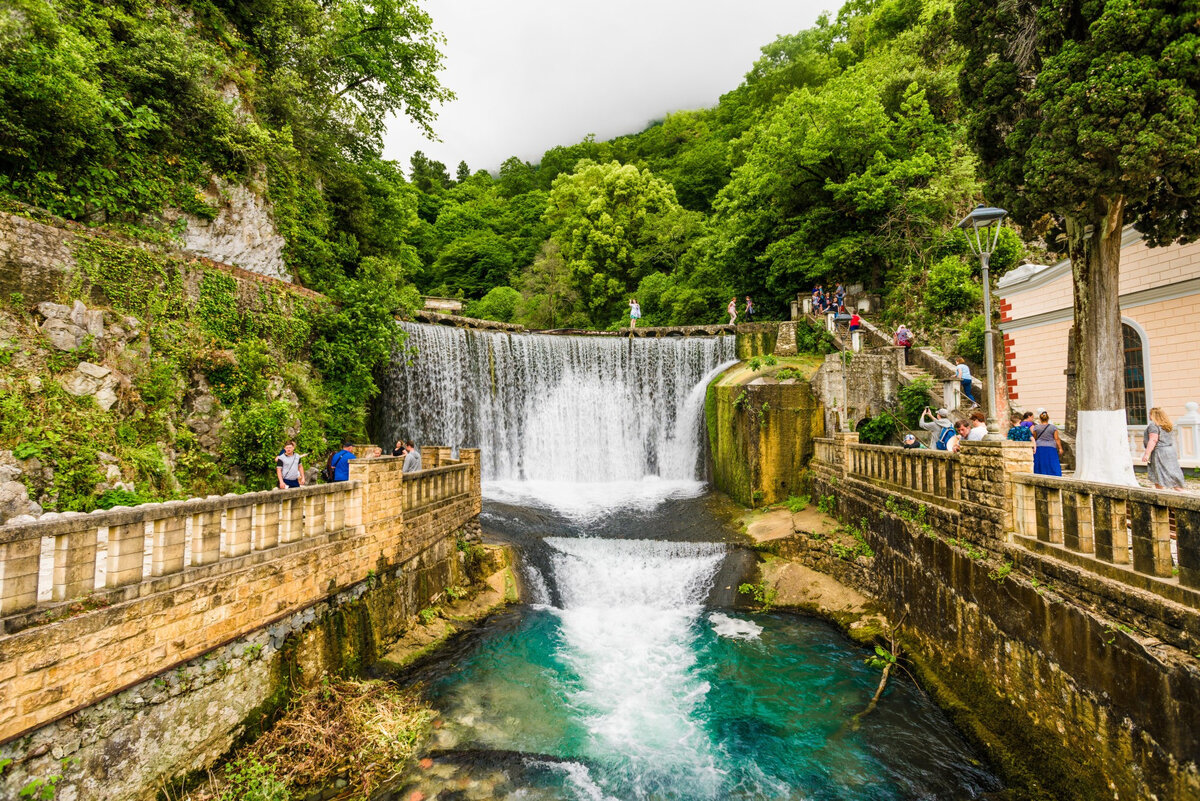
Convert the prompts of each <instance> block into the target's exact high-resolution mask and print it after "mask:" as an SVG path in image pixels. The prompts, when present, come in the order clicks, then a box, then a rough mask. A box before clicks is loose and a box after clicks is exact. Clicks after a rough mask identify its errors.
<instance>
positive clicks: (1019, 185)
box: [956, 0, 1200, 484]
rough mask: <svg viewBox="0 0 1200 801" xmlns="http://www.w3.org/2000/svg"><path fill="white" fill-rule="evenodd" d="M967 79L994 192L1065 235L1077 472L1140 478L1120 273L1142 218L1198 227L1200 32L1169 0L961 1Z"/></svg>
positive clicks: (1152, 236)
mask: <svg viewBox="0 0 1200 801" xmlns="http://www.w3.org/2000/svg"><path fill="white" fill-rule="evenodd" d="M956 13H957V19H958V28H957V33H958V38H959V40H960V41H961V42H962V43H963V44H964V45H965V46H966V48H967V57H966V61H965V63H964V65H963V69H962V73H961V79H960V85H961V88H962V94H963V99H964V101H965V103H966V105H967V107H968V108H969V109H971V112H970V117H969V121H970V135H971V140H972V143H973V145H974V147H975V148H976V150H977V152H978V154H979V158H980V162H981V166H982V174H983V177H984V180H985V182H986V186H987V191H988V197H989V199H990V200H991V201H993V202H995V203H998V204H1001V205H1003V206H1005V207H1006V208H1007V209H1009V211H1010V212H1011V213H1012V214H1013V216H1014V217H1015V219H1016V220H1017V221H1018V222H1020V223H1023V224H1026V225H1030V226H1033V227H1034V228H1035V230H1039V231H1045V232H1048V233H1049V236H1050V241H1052V242H1055V241H1058V240H1057V235H1058V234H1060V233H1061V234H1062V235H1063V236H1064V238H1065V249H1066V252H1067V254H1068V256H1069V257H1070V259H1071V272H1072V278H1073V284H1074V297H1075V328H1074V332H1075V333H1074V341H1073V343H1072V345H1073V347H1074V349H1075V353H1076V364H1077V365H1079V369H1078V370H1077V372H1076V393H1077V408H1078V409H1079V416H1078V425H1077V437H1078V439H1079V440H1080V441H1081V442H1082V441H1086V442H1087V446H1086V447H1083V448H1080V449H1079V456H1078V461H1077V465H1076V476H1078V477H1080V478H1084V479H1087V480H1097V481H1111V482H1120V483H1129V484H1133V483H1134V476H1133V469H1132V465H1131V464H1130V459H1129V450H1128V446H1127V444H1126V440H1125V437H1126V433H1125V414H1124V406H1125V400H1124V385H1123V378H1122V377H1123V371H1122V365H1123V357H1122V351H1121V342H1122V337H1121V319H1120V305H1119V296H1120V289H1119V277H1120V255H1121V237H1122V231H1123V228H1124V226H1125V225H1126V224H1128V223H1133V224H1134V226H1135V227H1137V228H1138V230H1140V231H1142V232H1143V233H1144V234H1145V235H1146V236H1147V238H1148V240H1149V241H1150V243H1151V244H1152V245H1164V244H1168V243H1171V242H1175V241H1184V240H1187V239H1190V238H1193V237H1195V236H1196V235H1197V234H1200V219H1198V218H1197V216H1196V215H1195V214H1194V213H1193V210H1194V206H1195V203H1196V199H1197V197H1198V196H1200V98H1198V90H1200V66H1198V64H1200V62H1198V61H1197V58H1196V54H1197V52H1200V34H1198V33H1197V20H1198V15H1197V11H1196V9H1195V8H1187V7H1181V6H1180V5H1179V4H1178V3H1174V2H1166V1H1165V0H1104V1H1097V2H1091V1H1088V2H1085V1H1084V0H1050V1H1049V2H1043V3H1038V4H1015V5H1014V4H1007V3H1002V4H995V3H989V2H986V1H985V0H959V3H958V6H957V11H956Z"/></svg>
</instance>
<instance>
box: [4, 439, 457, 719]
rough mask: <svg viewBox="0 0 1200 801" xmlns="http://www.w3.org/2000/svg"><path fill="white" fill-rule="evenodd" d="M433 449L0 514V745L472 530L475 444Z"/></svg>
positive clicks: (416, 557) (306, 607)
mask: <svg viewBox="0 0 1200 801" xmlns="http://www.w3.org/2000/svg"><path fill="white" fill-rule="evenodd" d="M430 450H431V451H432V453H431V457H432V458H431V461H434V462H437V463H438V464H437V466H435V467H431V468H430V469H428V470H421V471H417V472H414V473H407V474H406V473H404V472H403V471H402V464H403V460H402V459H399V458H394V457H382V458H376V459H355V460H354V461H352V462H351V463H350V480H349V481H345V482H337V483H333V484H321V485H317V486H311V487H299V488H296V489H288V490H272V491H269V492H253V493H247V494H243V495H223V496H214V497H209V498H195V499H192V500H187V501H173V502H168V503H152V504H143V505H141V506H136V507H129V508H120V507H118V508H114V509H109V510H105V511H97V512H93V513H90V514H70V513H68V514H57V515H54V514H52V515H46V516H43V517H42V518H41V519H39V520H36V521H33V522H25V523H18V524H15V525H9V526H4V527H0V626H2V629H0V632H2V633H0V742H6V741H10V740H12V738H14V737H16V736H18V735H20V734H21V733H23V732H27V731H30V730H32V729H35V728H37V727H39V726H44V725H47V724H49V723H51V722H53V721H56V720H59V719H61V718H63V717H65V716H67V715H69V714H71V713H72V712H76V711H79V710H82V709H85V708H87V707H89V706H91V705H93V704H96V703H98V702H99V701H101V700H102V699H105V698H108V697H110V696H113V695H115V694H116V693H119V692H121V691H123V690H125V689H128V688H130V687H132V686H135V685H137V684H138V683H139V682H143V681H146V680H147V679H149V678H151V677H153V676H155V675H161V674H162V673H164V672H165V671H169V670H172V669H174V668H175V667H176V666H178V665H181V664H184V663H186V662H187V661H188V660H191V659H195V658H197V657H198V656H199V655H201V654H205V653H209V652H211V651H212V650H213V649H215V648H219V647H222V646H223V645H224V644H227V643H229V642H232V641H234V640H236V639H237V638H240V637H244V636H247V635H248V634H249V633H250V632H254V631H259V630H261V629H262V628H263V627H264V626H268V625H271V624H272V623H273V622H274V621H278V620H282V619H285V618H288V617H289V616H291V615H295V614H297V613H299V612H300V611H301V610H304V609H308V608H311V607H312V606H313V605H314V604H317V603H320V602H321V601H323V600H325V599H327V598H329V597H331V596H332V595H334V594H336V593H338V592H341V591H343V590H345V589H347V588H349V587H352V586H355V585H356V584H358V583H361V582H363V581H364V580H366V579H368V578H369V577H370V576H371V575H372V574H378V573H382V572H384V571H386V570H391V569H398V567H397V566H399V565H403V564H406V563H408V562H409V561H410V560H414V559H419V558H420V557H421V554H428V553H433V552H434V550H436V549H438V548H441V549H442V550H443V551H444V550H446V549H447V546H446V544H445V543H446V539H447V538H448V537H451V538H453V537H455V536H464V537H469V536H477V534H478V514H479V508H480V497H481V495H480V485H479V478H480V476H479V451H478V450H473V449H462V451H461V452H460V453H459V454H458V456H459V457H460V458H459V459H452V458H451V457H450V453H451V452H450V450H449V449H441V448H431V449H430ZM449 548H450V549H452V548H453V544H452V541H451V545H450V546H449ZM431 549H434V550H431Z"/></svg>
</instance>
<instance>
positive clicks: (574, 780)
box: [529, 759, 620, 801]
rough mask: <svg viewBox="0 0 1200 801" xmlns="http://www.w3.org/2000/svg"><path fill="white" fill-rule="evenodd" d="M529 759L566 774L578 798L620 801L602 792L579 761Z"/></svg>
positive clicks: (589, 800) (593, 800)
mask: <svg viewBox="0 0 1200 801" xmlns="http://www.w3.org/2000/svg"><path fill="white" fill-rule="evenodd" d="M529 761H530V762H531V763H532V764H535V765H539V766H542V767H546V768H549V769H550V770H553V771H555V772H556V773H561V774H563V775H564V776H566V778H567V783H568V784H569V785H570V786H571V789H572V790H574V791H575V792H576V793H577V794H578V795H577V797H578V798H581V799H584V801H620V799H617V798H614V797H613V796H611V795H605V794H604V790H603V789H602V788H601V787H600V785H598V784H596V782H595V781H594V780H593V779H592V774H591V773H590V772H589V771H588V769H587V766H586V765H583V764H580V763H579V762H544V761H541V760H536V759H535V760H529Z"/></svg>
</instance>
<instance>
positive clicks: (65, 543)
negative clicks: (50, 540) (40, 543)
mask: <svg viewBox="0 0 1200 801" xmlns="http://www.w3.org/2000/svg"><path fill="white" fill-rule="evenodd" d="M97 533H98V531H97V529H96V528H95V527H93V526H88V527H87V528H86V529H84V530H83V531H72V532H70V533H67V534H59V535H58V536H56V537H55V538H54V590H53V592H52V597H53V598H54V600H56V601H67V600H70V599H71V598H77V597H79V596H81V595H88V594H90V593H91V592H92V590H94V589H96V535H97Z"/></svg>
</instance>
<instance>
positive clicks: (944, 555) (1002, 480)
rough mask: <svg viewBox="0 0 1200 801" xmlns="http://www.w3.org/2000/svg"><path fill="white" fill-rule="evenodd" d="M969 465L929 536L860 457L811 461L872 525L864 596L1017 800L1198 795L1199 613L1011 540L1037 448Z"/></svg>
mask: <svg viewBox="0 0 1200 801" xmlns="http://www.w3.org/2000/svg"><path fill="white" fill-rule="evenodd" d="M853 438H854V437H853V435H838V436H837V438H835V439H834V443H835V444H836V447H842V448H845V447H848V443H849V442H851V441H852V439H853ZM831 447H834V445H830V444H829V443H828V441H825V442H823V443H822V453H824V454H826V455H829V454H830V453H832V451H831V450H830V448H831ZM959 458H960V460H961V463H960V469H959V476H960V478H959V486H958V488H957V491H956V495H957V498H956V501H957V508H946V507H938V506H936V505H934V504H925V508H926V512H925V514H926V519H927V520H928V522H929V526H928V528H927V529H922V528H921V527H920V526H919V525H917V524H915V523H913V522H908V521H905V520H904V519H902V518H901V517H900V516H898V515H895V514H891V513H889V512H888V511H887V508H886V507H887V502H888V500H889V498H891V499H894V500H898V501H901V502H908V501H907V499H906V498H905V497H904V495H903V494H902V493H898V492H896V491H894V490H893V489H890V488H884V487H883V486H881V485H880V483H877V482H874V481H872V480H870V479H866V478H863V477H861V476H855V475H854V474H853V473H852V472H851V471H850V470H849V469H848V468H847V467H846V466H845V465H846V464H848V463H847V462H843V464H842V465H834V464H829V463H823V462H822V463H814V465H813V475H814V477H815V484H816V487H815V490H816V492H817V493H818V494H830V493H831V494H834V495H836V497H837V500H838V512H839V514H840V515H841V516H843V518H844V519H851V520H855V521H858V520H865V521H867V532H866V536H867V540H868V543H869V544H870V545H871V547H872V549H873V550H874V552H875V556H874V557H873V558H871V559H870V560H869V566H867V567H866V574H865V575H864V576H862V578H861V580H859V581H857V582H856V586H857V587H858V589H860V590H861V591H863V592H865V593H866V594H868V595H869V596H871V597H873V598H874V599H875V600H876V601H878V602H879V603H880V605H881V606H882V607H883V608H884V609H885V610H886V612H887V614H888V617H889V618H890V619H891V620H893V621H902V626H901V641H902V643H903V645H904V646H905V649H906V651H907V652H908V655H909V658H910V660H911V662H910V666H911V667H912V668H914V670H915V671H916V672H917V673H918V675H919V676H920V678H921V679H922V681H923V683H924V685H925V686H926V688H927V689H929V690H930V692H931V693H932V694H933V695H935V696H936V697H937V698H938V700H939V702H940V703H941V704H942V705H943V706H944V707H946V708H947V709H948V710H949V711H950V713H951V715H952V716H953V717H955V719H956V720H957V722H958V723H959V724H960V725H961V727H962V728H963V729H964V730H965V731H966V732H967V733H968V734H970V735H971V736H972V737H973V738H974V739H976V740H977V741H978V742H979V743H980V744H981V745H982V746H983V747H984V748H985V749H986V750H987V751H988V753H989V754H990V755H991V757H992V758H993V760H994V761H995V762H996V763H997V766H998V767H999V768H1000V769H1001V771H1002V773H1003V774H1004V775H1005V776H1006V777H1007V778H1008V780H1009V781H1010V783H1011V784H1012V785H1013V786H1014V787H1015V788H1016V789H1017V790H1018V792H1019V793H1024V794H1026V795H1029V796H1031V797H1050V798H1062V799H1067V798H1070V799H1096V801H1099V799H1114V798H1115V799H1145V798H1158V799H1160V800H1161V801H1183V799H1193V798H1197V797H1200V768H1198V765H1197V760H1198V759H1200V732H1198V731H1197V730H1196V728H1195V726H1194V721H1195V720H1198V719H1200V667H1198V664H1200V660H1197V659H1196V658H1195V656H1194V655H1193V652H1194V651H1195V650H1196V649H1195V648H1194V647H1193V646H1194V645H1195V644H1196V642H1197V641H1196V639H1195V637H1196V634H1197V632H1200V613H1198V612H1197V610H1195V609H1188V608H1186V607H1184V606H1181V605H1179V604H1174V603H1171V602H1169V601H1166V600H1164V599H1161V598H1151V597H1148V594H1147V593H1143V592H1139V591H1137V590H1135V589H1133V588H1131V587H1128V586H1124V585H1121V584H1119V583H1117V582H1112V581H1107V582H1106V581H1104V580H1103V579H1101V578H1100V577H1097V576H1095V575H1088V574H1086V573H1084V572H1083V571H1079V570H1073V569H1072V568H1071V567H1070V566H1069V565H1065V564H1063V563H1062V562H1061V561H1059V560H1055V559H1051V558H1047V557H1044V556H1040V555H1038V554H1033V553H1030V552H1028V551H1026V550H1025V549H1023V548H1020V547H1019V546H1015V545H1013V544H1012V543H1011V542H1010V541H1009V540H1010V538H1009V532H1011V531H1012V530H1013V525H1012V524H1013V520H1012V502H1011V501H1012V499H1011V492H1012V482H1011V481H1010V480H1009V476H1010V475H1011V474H1012V473H1014V472H1025V471H1028V470H1030V468H1031V465H1030V462H1031V459H1032V457H1031V455H1030V454H1029V451H1028V449H1027V448H1026V447H1024V446H1022V445H1019V444H1015V443H1008V442H981V443H966V444H964V447H963V451H962V452H961V454H960V457H959ZM1006 565H1007V566H1006ZM847 576H848V577H849V578H850V579H851V580H854V574H853V573H848V574H847ZM1127 623H1128V624H1131V625H1126V624H1127Z"/></svg>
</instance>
